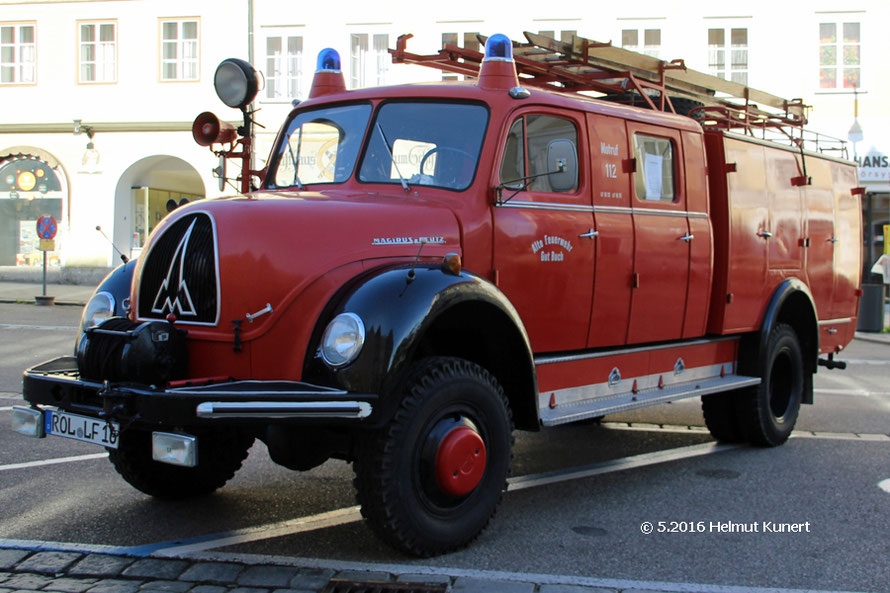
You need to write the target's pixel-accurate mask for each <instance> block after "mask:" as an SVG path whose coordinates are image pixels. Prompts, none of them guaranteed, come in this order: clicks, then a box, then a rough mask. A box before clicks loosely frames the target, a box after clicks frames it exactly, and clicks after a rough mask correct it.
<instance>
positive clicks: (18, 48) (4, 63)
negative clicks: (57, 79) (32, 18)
mask: <svg viewBox="0 0 890 593" xmlns="http://www.w3.org/2000/svg"><path fill="white" fill-rule="evenodd" d="M36 82H37V25H33V24H8V25H0V84H34V83H36Z"/></svg>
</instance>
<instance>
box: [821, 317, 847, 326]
mask: <svg viewBox="0 0 890 593" xmlns="http://www.w3.org/2000/svg"><path fill="white" fill-rule="evenodd" d="M843 323H853V318H852V317H840V318H838V319H823V320H821V321H819V325H840V324H843Z"/></svg>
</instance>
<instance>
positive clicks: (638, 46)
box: [621, 26, 664, 58]
mask: <svg viewBox="0 0 890 593" xmlns="http://www.w3.org/2000/svg"><path fill="white" fill-rule="evenodd" d="M630 31H633V32H635V33H636V34H637V42H636V43H635V44H632V43H624V33H625V32H630ZM652 32H654V33H657V34H658V43H657V44H653V43H646V37H648V36H649V35H647V34H648V33H652ZM663 32H664V31H663V29H662V28H661V27H657V28H656V27H651V26H643V27H637V26H630V27H622V29H621V47H623V48H624V49H628V50H630V51H635V52H637V53H641V54H644V55H647V56H651V57H653V58H661V48H662V47H663V45H664V44H663V43H662V34H663ZM641 41H642V43H641Z"/></svg>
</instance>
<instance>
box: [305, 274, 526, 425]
mask: <svg viewBox="0 0 890 593" xmlns="http://www.w3.org/2000/svg"><path fill="white" fill-rule="evenodd" d="M340 313H354V314H355V315H358V316H359V317H360V318H361V319H362V321H363V323H364V325H365V344H364V346H363V348H362V350H361V353H360V354H359V355H358V357H357V358H356V360H355V361H353V362H352V363H350V364H348V365H346V366H344V367H342V368H339V369H335V368H331V367H329V366H328V365H326V364H325V363H324V361H323V360H322V358H321V356H320V354H319V345H320V341H321V336H322V333H323V332H324V329H325V327H326V326H327V324H328V322H329V321H330V320H331V319H333V318H334V317H335V316H336V315H338V314H340ZM443 355H444V356H457V357H461V358H465V359H467V360H471V361H473V362H476V363H478V364H480V365H481V366H483V367H484V368H486V369H487V370H489V371H490V372H491V373H492V374H494V375H495V376H496V377H497V378H498V380H499V381H500V382H501V384H502V385H503V386H504V389H505V391H506V392H507V395H508V398H510V400H511V403H513V402H514V400H515V402H516V403H515V404H514V413H516V414H517V424H522V425H526V424H528V425H529V427H531V426H532V425H535V426H536V424H537V421H536V418H537V410H536V408H534V402H535V401H536V399H535V397H536V386H537V380H536V376H535V370H534V359H533V356H532V351H531V344H530V342H529V340H528V335H527V334H526V332H525V328H524V326H523V324H522V321H521V319H520V318H519V315H518V313H517V312H516V310H515V309H514V307H513V305H512V304H511V303H510V302H509V300H507V298H506V297H505V296H504V295H503V293H501V291H500V290H498V289H497V288H496V287H495V286H494V285H493V284H491V283H490V282H488V281H486V280H484V279H483V278H481V277H479V276H476V275H475V274H472V273H468V272H466V271H464V272H462V273H461V274H460V275H458V276H455V275H453V274H451V273H448V272H445V271H444V270H443V269H442V268H441V266H438V265H423V266H416V265H414V266H412V265H405V266H397V267H389V268H383V269H377V270H373V271H371V272H369V273H366V274H364V275H363V276H361V277H360V278H357V279H356V280H355V281H354V282H352V283H350V285H349V286H348V288H346V289H344V290H343V291H342V292H341V294H339V295H338V296H336V297H335V298H334V299H333V300H332V302H331V304H330V305H329V306H328V307H327V309H326V312H325V314H324V315H323V316H322V318H321V319H320V320H319V323H318V325H317V326H316V328H315V331H314V332H313V338H312V343H311V344H310V348H309V350H308V352H307V360H306V364H305V367H304V375H303V376H304V378H305V379H306V380H312V381H319V382H321V384H325V385H331V386H334V387H338V388H341V389H346V390H348V391H354V392H362V393H378V394H380V395H381V399H382V400H392V399H393V398H388V397H386V394H387V393H390V392H393V391H396V388H397V387H398V385H399V384H400V381H401V379H402V378H403V377H404V375H405V373H407V371H408V369H409V368H410V367H411V365H412V364H413V363H414V362H415V361H417V360H418V359H420V358H423V357H425V356H443ZM525 402H528V404H526V403H525ZM389 403H392V402H391V401H390V402H389ZM528 406H531V408H528ZM388 407H391V406H386V405H384V406H382V409H383V410H382V415H383V416H384V417H385V416H386V410H387V408H388ZM517 407H519V408H522V409H521V410H516V408H517ZM532 410H534V412H532ZM529 415H533V416H534V418H531V417H529Z"/></svg>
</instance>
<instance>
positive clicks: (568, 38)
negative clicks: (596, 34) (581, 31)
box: [538, 30, 578, 43]
mask: <svg viewBox="0 0 890 593" xmlns="http://www.w3.org/2000/svg"><path fill="white" fill-rule="evenodd" d="M577 34H578V31H560V32H559V37H558V39H559V40H560V41H562V42H563V43H571V42H572V38H573V37H575V36H576V35H577ZM538 35H543V36H544V37H550V38H551V39H557V35H556V31H553V30H547V31H538Z"/></svg>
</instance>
